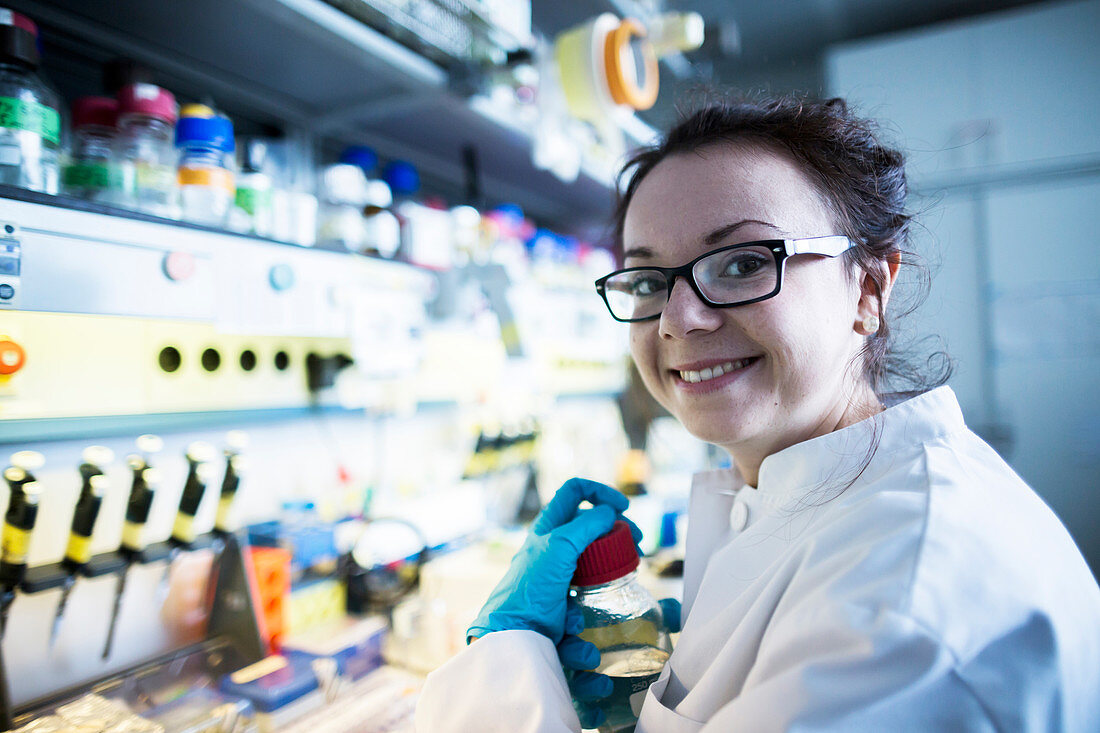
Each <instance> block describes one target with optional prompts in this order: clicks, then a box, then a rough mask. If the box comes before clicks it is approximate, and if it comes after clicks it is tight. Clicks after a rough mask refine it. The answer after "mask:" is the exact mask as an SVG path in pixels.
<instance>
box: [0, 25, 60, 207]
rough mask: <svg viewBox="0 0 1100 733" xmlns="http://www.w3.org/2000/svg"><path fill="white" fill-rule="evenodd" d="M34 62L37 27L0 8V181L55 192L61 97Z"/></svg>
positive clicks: (39, 60) (35, 189) (36, 61)
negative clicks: (40, 73) (41, 74)
mask: <svg viewBox="0 0 1100 733" xmlns="http://www.w3.org/2000/svg"><path fill="white" fill-rule="evenodd" d="M40 63H41V57H40V55H39V51H38V26H37V25H35V23H34V21H33V20H31V19H30V18H28V17H27V16H25V15H23V14H22V13H17V12H15V11H13V10H8V9H7V8H0V183H3V184H6V185H9V186H19V187H20V188H26V189H30V190H32V191H43V192H45V193H57V186H58V178H59V167H60V161H59V155H60V152H61V114H60V111H59V110H60V106H61V97H60V96H59V95H58V94H57V92H56V91H54V89H53V87H51V86H50V85H49V84H48V83H47V82H46V81H45V80H44V79H43V78H42V77H41V76H40V75H39V73H38V66H39V64H40Z"/></svg>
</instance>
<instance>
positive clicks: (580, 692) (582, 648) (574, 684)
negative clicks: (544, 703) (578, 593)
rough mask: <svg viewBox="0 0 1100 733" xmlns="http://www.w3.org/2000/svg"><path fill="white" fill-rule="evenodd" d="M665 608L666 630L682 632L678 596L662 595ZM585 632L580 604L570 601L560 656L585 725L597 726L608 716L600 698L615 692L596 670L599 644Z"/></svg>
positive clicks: (560, 646)
mask: <svg viewBox="0 0 1100 733" xmlns="http://www.w3.org/2000/svg"><path fill="white" fill-rule="evenodd" d="M657 603H658V604H659V605H660V607H661V617H662V619H663V620H664V626H665V631H667V632H668V633H670V634H675V633H678V632H679V631H680V602H679V601H678V600H676V599H675V598H662V599H660V600H659V601H657ZM582 631H584V617H583V616H582V614H581V610H580V607H578V606H577V605H576V604H575V603H573V602H572V601H570V603H569V607H568V608H567V609H566V612H565V637H564V638H562V640H561V643H560V644H558V659H560V660H561V665H562V667H565V669H566V674H565V677H566V680H567V681H568V683H569V692H570V693H571V694H572V696H573V708H574V709H575V710H576V711H577V717H578V718H580V721H581V727H582V728H595V727H597V726H599V725H600V724H601V723H603V721H604V720H605V719H606V718H607V715H606V714H605V713H604V711H603V710H602V709H601V708H600V707H599V701H600V700H602V699H603V698H605V697H607V696H608V695H610V694H611V689H612V683H611V678H610V677H608V676H607V675H604V674H599V673H598V672H592V671H589V670H593V669H595V668H596V667H598V666H599V665H600V650H599V649H598V648H597V647H596V645H595V644H592V643H591V642H587V641H585V640H584V639H582V638H580V636H578V634H580V633H581V632H582Z"/></svg>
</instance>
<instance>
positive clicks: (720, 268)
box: [604, 246, 779, 320]
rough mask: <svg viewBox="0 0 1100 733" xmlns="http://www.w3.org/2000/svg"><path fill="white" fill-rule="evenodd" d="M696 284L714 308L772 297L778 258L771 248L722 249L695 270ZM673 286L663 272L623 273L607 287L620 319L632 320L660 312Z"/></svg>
mask: <svg viewBox="0 0 1100 733" xmlns="http://www.w3.org/2000/svg"><path fill="white" fill-rule="evenodd" d="M691 274H692V277H693V278H694V279H695V284H696V285H697V286H698V288H699V291H700V292H702V293H703V296H704V297H705V298H706V299H707V300H709V301H710V302H711V303H712V304H714V305H734V304H736V303H742V302H745V301H749V300H755V299H756V298H761V297H763V296H765V295H769V294H771V293H772V292H773V291H774V290H775V286H776V283H777V282H778V280H779V271H778V266H777V264H776V257H775V255H774V254H773V253H772V251H771V250H770V249H769V248H767V247H762V246H761V247H740V248H737V249H726V250H719V251H718V252H715V253H713V254H711V255H708V256H707V257H704V258H702V259H700V260H699V261H698V262H696V263H695V265H694V266H693V267H692V269H691ZM671 287H672V283H670V282H669V280H668V277H666V276H665V274H664V273H663V272H661V271H660V270H649V269H639V270H630V271H627V272H620V273H618V274H615V275H613V276H612V277H610V278H609V279H608V280H607V281H606V283H605V284H604V288H605V293H606V295H607V303H608V305H609V306H610V308H611V312H612V313H613V314H614V315H615V317H616V318H621V319H624V320H632V319H639V318H649V317H652V316H655V315H657V314H658V313H660V312H661V311H662V310H663V309H664V307H665V303H667V302H668V297H669V289H670V288H671Z"/></svg>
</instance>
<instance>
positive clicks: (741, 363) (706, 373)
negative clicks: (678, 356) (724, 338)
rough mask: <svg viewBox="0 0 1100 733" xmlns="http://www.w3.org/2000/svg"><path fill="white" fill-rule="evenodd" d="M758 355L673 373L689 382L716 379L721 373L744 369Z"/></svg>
mask: <svg viewBox="0 0 1100 733" xmlns="http://www.w3.org/2000/svg"><path fill="white" fill-rule="evenodd" d="M759 358H760V357H758V356H750V357H749V358H748V359H737V360H735V361H727V362H725V363H724V364H717V365H715V366H712V367H707V368H706V369H700V370H698V371H695V370H686V371H681V370H676V371H674V372H673V373H674V374H677V375H679V377H680V379H682V380H684V381H685V382H690V383H691V384H698V383H699V382H706V381H709V380H711V379H717V378H718V377H720V376H722V375H723V374H729V373H730V372H734V371H737V370H738V369H744V368H745V367H747V366H748V365H749V364H752V363H753V362H755V361H756V360H757V359H759Z"/></svg>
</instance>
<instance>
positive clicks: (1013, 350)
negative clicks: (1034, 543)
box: [827, 0, 1100, 575]
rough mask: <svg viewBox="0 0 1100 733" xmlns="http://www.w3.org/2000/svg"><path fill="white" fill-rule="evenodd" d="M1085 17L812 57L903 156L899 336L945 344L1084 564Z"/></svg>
mask: <svg viewBox="0 0 1100 733" xmlns="http://www.w3.org/2000/svg"><path fill="white" fill-rule="evenodd" d="M1097 28H1100V2H1095V1H1093V0H1089V1H1086V2H1068V3H1047V4H1042V5H1037V6H1032V7H1028V8H1022V9H1017V10H1013V11H1006V12H1003V13H1000V14H996V15H991V16H985V17H983V18H981V19H976V20H969V21H963V22H958V23H952V24H949V25H945V26H943V27H941V28H931V29H927V30H923V31H920V32H915V33H909V34H904V35H899V36H893V37H888V38H883V39H874V40H872V41H867V42H860V43H856V44H851V45H845V46H841V47H838V48H836V49H834V50H833V51H831V52H830V53H829V55H828V58H827V68H828V73H829V90H830V93H832V94H836V95H840V96H844V97H846V98H847V99H849V100H850V101H851V102H853V103H854V104H856V105H857V108H858V109H859V110H860V111H862V112H863V113H864V114H866V115H869V116H871V117H874V118H875V119H877V120H879V121H881V123H882V124H883V127H884V130H885V132H886V135H887V137H888V138H889V139H892V140H893V141H894V142H895V143H897V144H898V145H900V146H901V147H902V148H904V149H905V150H906V152H907V154H908V160H909V163H908V173H909V176H910V181H911V192H912V197H911V201H910V209H911V211H912V212H913V213H914V214H915V215H916V225H915V226H914V227H913V230H912V234H913V244H914V247H915V250H916V252H917V254H918V255H920V256H921V257H922V258H923V259H924V261H925V263H926V264H928V265H929V266H930V270H931V278H932V279H931V290H930V293H929V297H928V299H927V301H926V302H925V304H924V306H923V307H922V308H921V309H920V310H918V311H917V312H916V313H914V314H913V316H912V317H911V318H908V319H905V320H902V321H901V322H900V328H901V330H902V332H903V334H904V335H905V336H906V337H907V338H909V339H911V340H920V339H937V338H942V339H943V340H944V341H945V345H946V350H947V352H948V353H950V354H951V356H952V357H953V358H954V360H955V362H956V373H955V377H954V378H953V379H952V381H951V384H952V385H953V386H954V388H955V390H956V392H957V393H958V395H959V400H960V403H961V405H962V406H963V410H964V414H965V416H966V418H967V421H968V423H969V424H970V425H971V426H972V427H973V428H974V429H975V430H976V431H977V432H978V433H979V434H980V435H982V436H983V437H985V438H986V440H987V441H989V442H990V443H991V444H992V445H993V446H994V447H995V448H997V449H998V450H999V451H1001V452H1002V454H1003V455H1004V456H1005V458H1006V459H1007V460H1008V461H1009V463H1010V464H1011V465H1012V466H1013V468H1015V469H1016V470H1017V471H1018V472H1019V473H1020V475H1021V476H1023V478H1024V479H1025V480H1026V481H1027V482H1028V483H1029V484H1031V485H1032V486H1033V487H1034V488H1035V489H1036V491H1037V492H1038V493H1039V494H1040V495H1041V496H1042V497H1043V498H1044V500H1045V501H1046V502H1047V503H1048V504H1050V506H1051V507H1052V508H1053V509H1054V510H1055V512H1056V513H1057V514H1058V516H1059V517H1060V518H1061V519H1062V521H1063V523H1065V525H1066V526H1067V528H1068V529H1069V530H1070V532H1071V534H1072V535H1073V537H1074V539H1075V541H1076V542H1077V544H1078V546H1079V547H1080V548H1081V551H1082V553H1083V554H1084V555H1085V557H1086V559H1087V560H1088V561H1089V564H1090V566H1091V567H1092V569H1093V572H1094V574H1097V575H1100V533H1097V531H1096V528H1097V527H1098V526H1100V509H1098V507H1097V504H1096V502H1095V501H1094V499H1093V497H1092V496H1091V491H1090V489H1091V487H1094V486H1096V485H1097V484H1098V482H1100V454H1098V453H1097V451H1096V445H1097V435H1098V434H1100V433H1098V420H1100V401H1098V399H1097V397H1096V395H1097V394H1100V391H1098V389H1097V388H1098V384H1097V377H1096V375H1097V374H1100V351H1098V350H1097V340H1096V334H1098V333H1100V260H1098V259H1097V249H1096V246H1095V240H1096V236H1095V232H1096V230H1097V226H1098V225H1100V221H1097V217H1096V211H1097V207H1096V202H1097V200H1098V197H1100V145H1098V143H1097V137H1096V135H1095V129H1096V122H1095V120H1096V119H1097V117H1098V116H1100V80H1098V78H1097V75H1096V73H1095V70H1096V69H1097V68H1100V52H1098V50H1097V46H1096V44H1095V42H1094V36H1095V30H1096V29H1097ZM905 292H906V290H905V288H904V287H903V288H902V293H903V294H904V293H905ZM933 343H935V341H927V342H925V343H924V344H923V346H924V348H923V350H918V352H917V353H918V354H921V353H926V352H927V351H928V350H929V347H930V346H931V345H932V344H933Z"/></svg>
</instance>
